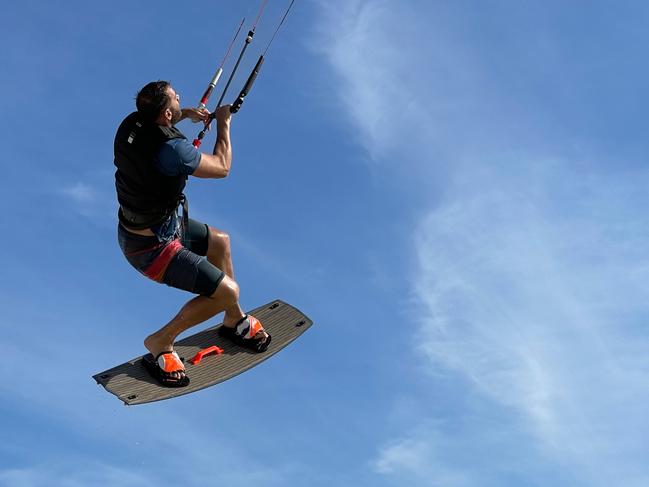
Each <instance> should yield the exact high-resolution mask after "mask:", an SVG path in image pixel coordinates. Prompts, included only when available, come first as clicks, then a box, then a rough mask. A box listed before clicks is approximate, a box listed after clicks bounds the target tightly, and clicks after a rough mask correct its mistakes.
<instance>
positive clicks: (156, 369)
mask: <svg viewBox="0 0 649 487" xmlns="http://www.w3.org/2000/svg"><path fill="white" fill-rule="evenodd" d="M142 365H144V367H145V368H146V369H147V370H148V371H149V373H150V374H151V375H152V376H153V378H154V379H155V380H157V381H158V382H159V383H160V385H162V386H165V387H185V386H187V385H189V377H187V376H186V375H185V366H184V365H183V363H182V361H181V360H180V357H178V354H177V353H176V352H162V353H161V354H160V355H158V356H157V357H155V358H154V357H153V355H150V354H149V355H145V356H144V357H143V358H142Z"/></svg>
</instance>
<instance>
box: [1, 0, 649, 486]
mask: <svg viewBox="0 0 649 487" xmlns="http://www.w3.org/2000/svg"><path fill="white" fill-rule="evenodd" d="M285 6H286V5H285V2H276V1H274V0H270V2H269V7H268V9H267V12H266V14H265V16H264V18H263V20H262V22H261V23H260V25H259V27H258V31H257V36H256V39H255V41H254V43H253V45H252V47H251V48H250V49H249V53H248V55H247V58H246V59H245V63H244V65H243V66H242V69H241V72H240V74H239V76H238V78H237V81H235V86H237V87H239V86H241V84H242V83H243V81H244V80H245V76H246V75H247V73H248V71H249V70H250V68H251V67H252V65H253V64H254V62H255V61H256V58H257V56H258V54H259V52H260V51H261V50H262V49H263V47H264V46H265V44H266V42H267V41H268V39H269V38H270V35H271V34H272V31H273V29H274V27H275V26H276V22H277V21H278V20H279V18H280V17H281V15H282V13H283V9H284V8H285ZM256 9H257V2H256V1H254V2H253V1H248V0H246V1H245V2H242V1H239V2H229V1H228V2H225V1H223V2H212V3H209V2H202V3H191V4H189V5H186V4H180V3H172V2H165V1H162V2H157V3H152V2H138V3H136V4H133V3H129V2H123V1H117V2H110V3H109V4H96V3H93V2H66V3H65V4H64V5H63V6H59V5H55V4H54V3H52V2H42V1H29V0H27V1H24V2H20V3H14V4H12V5H10V6H5V9H4V11H3V20H4V22H3V24H4V28H3V30H2V31H1V32H0V40H1V41H2V45H3V46H4V47H3V49H2V50H1V51H0V62H1V63H2V66H3V70H2V72H1V73H0V87H1V88H2V93H3V96H2V97H0V109H1V110H2V113H3V114H4V115H5V116H4V117H2V120H1V121H0V124H1V133H2V141H3V147H4V157H3V163H2V167H3V172H4V174H5V177H3V178H2V179H1V180H0V188H1V189H2V192H3V195H4V197H5V201H6V203H5V211H4V213H3V214H4V217H3V227H4V228H5V229H6V232H5V238H4V239H3V243H2V244H0V245H2V250H3V252H2V254H3V255H4V257H5V259H4V265H3V272H2V275H3V277H4V278H3V279H2V280H1V282H0V304H1V305H2V307H3V313H2V318H1V319H0V330H1V331H2V352H3V360H2V366H1V369H0V370H2V373H3V376H4V377H5V380H4V381H2V382H0V389H1V391H2V402H1V403H0V409H1V410H0V413H1V414H0V417H1V418H2V420H1V421H2V423H1V425H2V432H3V435H2V436H3V438H4V439H5V441H3V443H2V445H1V446H0V453H1V455H0V485H2V486H10V487H31V486H41V485H47V486H65V487H77V486H86V485H102V486H108V487H113V486H120V487H122V486H139V485H143V484H144V483H145V482H146V483H150V482H158V481H159V482H162V481H168V482H170V483H181V482H182V483H183V484H184V485H199V484H204V483H205V482H208V483H220V484H223V485H236V486H244V487H245V486H253V485H255V486H257V485H264V486H293V485H295V486H303V485H312V486H316V487H317V486H325V485H327V486H329V485H337V486H347V485H350V486H351V485H354V486H402V485H411V486H415V487H417V486H426V487H430V486H435V487H436V486H439V487H473V486H480V487H483V486H517V487H520V486H541V485H543V486H545V485H555V486H570V487H581V486H610V485H624V486H629V487H635V486H645V485H647V484H648V483H649V468H648V467H647V464H646V458H647V454H648V453H649V447H648V446H647V440H646V438H647V437H649V431H648V430H649V427H648V421H647V419H648V416H647V413H646V407H644V405H645V404H646V403H647V401H648V400H649V390H648V388H647V385H646V384H647V373H648V372H649V358H648V357H649V354H648V353H647V337H648V335H649V332H648V331H647V326H646V319H647V316H649V305H648V304H647V303H649V299H647V298H648V297H649V296H647V294H648V292H647V286H646V282H648V280H649V258H648V256H647V248H649V231H648V229H647V228H648V227H647V224H646V211H645V209H646V207H647V204H648V203H649V201H648V199H649V197H648V196H647V192H646V189H645V188H646V187H647V185H648V183H649V173H648V171H647V169H646V156H647V152H648V149H649V147H647V145H648V143H647V138H646V129H647V123H646V113H645V112H646V106H647V101H648V98H647V94H646V86H647V81H648V79H647V78H648V77H649V71H648V70H647V69H646V62H645V58H646V53H645V49H644V46H645V45H647V42H649V34H647V31H646V24H647V21H648V20H649V8H648V7H647V6H646V5H645V4H644V3H643V2H639V1H635V2H633V1H627V2H625V1H622V2H615V3H612V2H598V1H590V2H583V1H574V2H559V1H549V2H543V4H540V3H538V2H527V1H524V2H514V1H495V2H476V1H457V2H441V1H434V2H430V1H427V2H424V1H414V0H411V1H407V2H404V1H392V0H384V1H372V2H370V1H361V0H347V1H344V2H343V1H326V2H325V1H319V0H313V1H307V0H298V2H297V3H296V5H295V7H294V11H293V12H292V14H291V16H290V17H289V19H288V22H287V23H286V24H285V29H283V31H282V32H281V36H280V37H278V38H277V40H276V42H275V43H274V44H273V47H272V49H271V51H270V53H269V56H268V59H267V61H266V63H265V65H264V68H263V70H262V73H261V75H260V77H259V79H258V80H257V83H256V85H255V86H254V88H253V91H252V92H251V94H250V95H249V98H248V99H247V100H246V103H245V104H244V106H243V109H242V111H241V112H240V113H239V114H238V115H236V116H235V119H234V122H233V126H232V136H233V147H234V162H233V170H232V172H231V174H230V176H229V177H228V178H227V179H226V180H220V181H206V180H194V181H191V185H190V188H189V192H188V195H189V197H190V200H191V211H192V216H193V217H195V218H198V219H201V220H203V221H205V222H208V223H210V224H212V225H214V226H216V227H218V228H221V229H224V230H226V231H228V232H229V233H230V235H231V237H232V242H233V253H234V259H235V274H236V278H237V280H238V282H239V283H240V285H241V288H242V305H243V306H244V307H245V308H248V309H250V308H254V307H256V306H259V305H261V304H263V303H265V302H267V301H270V300H272V299H275V298H281V299H284V300H286V301H288V302H290V303H292V304H294V305H296V306H298V307H299V308H301V309H302V310H303V311H304V312H305V313H307V314H308V315H309V316H310V317H311V318H312V319H313V320H314V322H315V325H314V327H313V328H312V329H311V330H309V332H308V333H306V334H305V335H304V336H303V337H302V338H301V339H300V340H299V341H298V342H296V343H295V344H293V345H292V346H290V347H289V348H288V349H286V350H285V351H284V352H282V353H281V354H279V355H277V356H276V357H274V358H273V359H272V360H270V361H268V362H266V363H264V364H263V365H261V366H259V367H257V368H255V369H254V370H252V371H250V372H248V373H246V374H244V375H241V376H239V377H237V378H235V379H233V380H231V381H228V382H226V383H224V384H221V385H219V386H217V387H213V388H211V389H207V390H204V391H201V392H198V393H196V394H192V395H190V396H185V397H181V398H178V399H175V400H172V401H164V402H160V403H154V404H149V405H144V406H136V407H131V408H127V407H124V406H122V405H121V404H120V403H119V401H117V400H116V399H115V398H114V397H112V396H110V395H108V394H106V393H105V392H104V391H103V389H101V388H100V387H98V386H97V385H95V384H94V381H93V380H92V379H91V376H92V374H94V373H96V372H98V371H101V370H104V369H106V368H108V367H111V366H113V365H115V364H117V363H121V362H123V361H125V360H127V359H130V358H132V357H134V356H137V355H140V354H141V353H143V351H144V350H143V348H142V345H141V342H142V339H143V338H144V337H145V336H146V335H147V334H148V333H150V332H151V330H153V329H155V328H157V327H159V326H160V325H162V324H163V323H165V322H166V321H167V320H168V319H169V318H170V317H171V316H172V315H173V314H174V313H175V312H176V311H177V309H178V308H179V307H180V306H181V305H182V303H184V302H185V301H186V300H187V299H188V298H189V296H188V295H186V294H184V293H182V292H180V291H177V290H173V289H168V288H166V287H163V286H158V285H155V284H154V283H151V282H149V281H147V280H146V279H144V278H142V277H140V276H139V275H138V274H137V273H136V272H135V271H134V270H132V269H131V268H130V267H129V266H128V264H127V263H126V261H125V260H124V259H123V257H122V255H121V254H120V252H119V248H118V246H117V243H116V235H115V229H116V203H115V196H114V187H113V164H112V141H113V136H114V132H115V129H116V127H117V125H118V124H119V122H120V121H121V119H122V118H123V117H124V116H125V115H126V114H128V113H129V112H130V111H131V110H132V108H133V97H134V95H135V92H136V91H137V89H139V88H140V87H141V86H142V85H144V84H145V83H146V82H148V81H150V80H153V79H159V78H162V79H170V80H171V81H172V82H173V84H174V86H175V88H176V89H177V90H178V91H179V93H180V94H181V96H182V102H183V105H193V104H195V103H197V101H198V99H199V98H200V95H201V94H202V92H203V90H204V88H205V84H206V83H207V81H208V80H209V78H210V76H211V75H212V73H213V71H214V69H215V66H216V64H217V63H218V62H219V61H220V59H221V57H222V55H223V51H224V49H225V47H226V45H227V42H228V41H229V39H230V37H231V35H232V31H233V29H234V28H235V27H236V25H237V24H238V21H239V20H240V18H241V16H242V15H246V16H247V17H248V19H249V20H250V19H252V18H253V17H254V15H255V13H256ZM237 48H238V46H237ZM235 52H236V51H235ZM231 64H232V62H231V63H230V66H231ZM226 71H227V70H226ZM217 93H219V90H217ZM233 93H234V91H233ZM233 96H234V95H232V96H231V97H233ZM180 128H181V129H182V130H184V131H185V133H186V134H187V135H188V136H189V137H193V136H194V135H195V133H196V132H197V128H196V126H195V125H191V124H188V123H187V124H186V123H185V122H183V123H182V124H181V125H180ZM213 137H214V135H213V133H212V134H210V135H209V138H208V139H207V142H206V147H208V148H209V147H211V144H213ZM214 323H215V321H211V322H210V324H214Z"/></svg>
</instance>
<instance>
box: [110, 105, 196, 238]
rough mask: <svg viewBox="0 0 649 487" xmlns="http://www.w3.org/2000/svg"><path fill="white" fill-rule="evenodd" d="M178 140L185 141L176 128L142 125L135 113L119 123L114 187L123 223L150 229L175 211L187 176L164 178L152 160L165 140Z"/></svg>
mask: <svg viewBox="0 0 649 487" xmlns="http://www.w3.org/2000/svg"><path fill="white" fill-rule="evenodd" d="M179 138H183V139H186V137H185V136H184V135H183V134H182V132H180V130H178V129H177V128H176V127H164V126H162V125H157V124H150V123H144V122H142V121H141V120H140V116H139V114H138V113H137V112H133V113H131V114H130V115H129V116H128V117H126V118H125V119H124V121H122V123H121V124H120V126H119V128H118V129H117V134H116V135H115V166H116V167H117V171H115V188H116V189H117V200H118V201H119V204H120V211H119V220H120V222H121V223H122V224H124V225H126V226H127V227H129V228H133V229H137V230H139V229H144V228H149V227H151V226H154V225H156V224H158V223H160V222H162V221H164V220H165V219H166V218H168V217H169V216H170V215H171V214H172V212H174V211H176V209H177V208H178V204H179V203H180V202H181V201H182V199H183V198H184V196H183V189H184V188H185V183H186V182H187V176H184V175H181V176H165V175H164V174H162V173H161V172H160V171H159V170H158V169H157V168H156V167H155V163H154V160H155V157H156V156H157V154H158V151H159V150H160V147H161V145H162V144H163V143H164V142H165V141H167V140H172V139H179Z"/></svg>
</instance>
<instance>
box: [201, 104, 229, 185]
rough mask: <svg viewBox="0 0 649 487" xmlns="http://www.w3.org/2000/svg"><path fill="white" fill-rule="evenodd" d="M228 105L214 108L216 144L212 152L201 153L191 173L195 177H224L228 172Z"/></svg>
mask: <svg viewBox="0 0 649 487" xmlns="http://www.w3.org/2000/svg"><path fill="white" fill-rule="evenodd" d="M231 117H232V114H231V113H230V105H223V106H221V107H219V108H218V109H217V110H216V144H214V150H213V151H212V154H205V153H201V160H200V162H199V163H198V167H197V168H196V170H195V171H194V173H193V174H192V176H196V177H197V178H214V179H219V178H224V177H226V176H227V175H228V174H229V173H230V167H231V165H232V146H231V145H230V120H231Z"/></svg>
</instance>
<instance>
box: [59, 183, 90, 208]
mask: <svg viewBox="0 0 649 487" xmlns="http://www.w3.org/2000/svg"><path fill="white" fill-rule="evenodd" d="M61 193H62V194H63V195H64V196H67V197H68V198H70V199H71V200H72V201H73V202H74V203H77V204H82V205H87V204H90V203H93V202H94V201H96V200H97V197H98V193H97V190H95V189H94V188H93V187H92V186H90V185H89V184H86V183H83V182H77V183H74V184H73V185H71V186H67V187H65V188H63V189H61Z"/></svg>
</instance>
